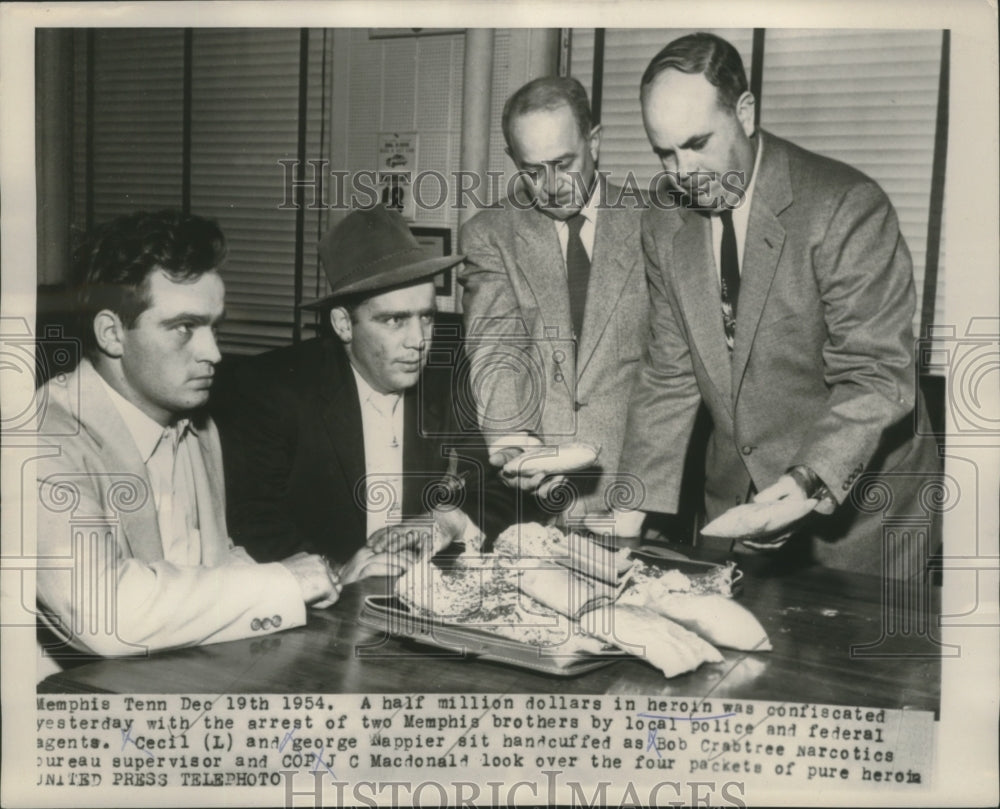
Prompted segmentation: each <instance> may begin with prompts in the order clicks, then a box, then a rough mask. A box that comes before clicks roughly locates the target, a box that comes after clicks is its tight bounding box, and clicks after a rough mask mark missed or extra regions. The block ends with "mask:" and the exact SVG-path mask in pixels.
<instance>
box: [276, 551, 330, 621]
mask: <svg viewBox="0 0 1000 809" xmlns="http://www.w3.org/2000/svg"><path fill="white" fill-rule="evenodd" d="M281 564H283V565H284V566H285V567H286V568H287V569H288V571H289V572H290V573H291V574H292V575H293V576H294V577H295V581H297V582H298V584H299V589H300V590H301V591H302V601H303V602H305V603H306V604H308V605H309V606H312V607H316V608H317V609H325V608H326V607H329V606H331V605H332V604H335V603H336V602H337V599H338V598H340V591H341V589H342V587H343V584H342V582H341V580H340V577H339V576H338V574H337V572H336V571H334V570H333V569H332V568H331V567H330V565H329V563H328V562H327V561H326V559H324V558H323V557H322V556H319V555H317V554H315V553H297V554H295V555H294V556H289V557H288V558H287V559H283V560H282V561H281Z"/></svg>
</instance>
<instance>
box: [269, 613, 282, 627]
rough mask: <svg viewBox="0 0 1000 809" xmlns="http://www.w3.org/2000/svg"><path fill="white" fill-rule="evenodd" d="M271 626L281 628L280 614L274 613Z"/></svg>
mask: <svg viewBox="0 0 1000 809" xmlns="http://www.w3.org/2000/svg"><path fill="white" fill-rule="evenodd" d="M271 626H273V627H274V628H275V629H280V628H281V616H280V615H275V616H274V617H273V618H272V619H271Z"/></svg>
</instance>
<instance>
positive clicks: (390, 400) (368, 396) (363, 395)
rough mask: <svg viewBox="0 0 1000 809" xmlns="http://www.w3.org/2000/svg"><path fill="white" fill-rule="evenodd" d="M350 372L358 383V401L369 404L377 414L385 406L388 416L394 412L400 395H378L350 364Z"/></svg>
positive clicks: (352, 364)
mask: <svg viewBox="0 0 1000 809" xmlns="http://www.w3.org/2000/svg"><path fill="white" fill-rule="evenodd" d="M351 371H352V372H353V373H354V379H355V381H356V382H357V383H358V399H359V400H360V401H362V402H371V403H372V404H373V405H375V408H376V409H377V410H378V411H379V412H382V411H383V408H384V407H385V406H388V408H389V411H388V412H389V414H392V413H394V412H395V409H396V405H397V404H399V400H400V399H401V398H402V394H400V393H379V392H378V391H377V390H375V388H373V387H372V386H371V385H369V384H368V380H366V379H365V378H364V377H363V376H361V374H360V373H358V369H357V368H355V367H354V363H351Z"/></svg>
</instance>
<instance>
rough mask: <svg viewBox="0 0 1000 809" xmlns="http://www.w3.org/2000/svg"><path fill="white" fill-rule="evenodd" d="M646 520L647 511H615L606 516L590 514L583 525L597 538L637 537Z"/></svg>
mask: <svg viewBox="0 0 1000 809" xmlns="http://www.w3.org/2000/svg"><path fill="white" fill-rule="evenodd" d="M645 519H646V512H645V511H634V510H632V509H628V510H624V511H623V510H620V509H615V510H613V511H611V512H609V513H605V514H588V515H587V516H586V517H584V518H583V524H584V526H585V527H586V528H587V529H588V530H590V531H593V532H594V534H596V535H597V536H607V537H610V536H614V537H637V536H639V533H640V532H641V531H642V523H643V521H644V520H645Z"/></svg>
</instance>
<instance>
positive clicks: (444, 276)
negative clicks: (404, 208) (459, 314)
mask: <svg viewBox="0 0 1000 809" xmlns="http://www.w3.org/2000/svg"><path fill="white" fill-rule="evenodd" d="M410 232H411V233H412V234H413V236H414V238H415V239H416V240H417V243H418V244H419V245H420V246H421V247H423V248H424V249H425V250H427V251H428V252H429V253H430V254H431V255H432V256H433V257H434V258H437V257H438V256H450V255H451V228H432V227H417V226H411V227H410ZM451 270H452V268H451V267H449V268H448V269H447V270H445V271H444V272H442V273H438V274H437V275H435V276H434V293H435V294H436V295H439V296H442V297H448V296H450V295H451V294H452V272H451Z"/></svg>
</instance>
